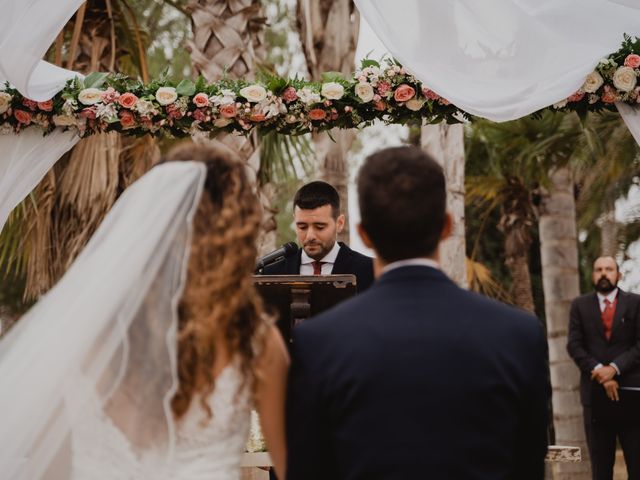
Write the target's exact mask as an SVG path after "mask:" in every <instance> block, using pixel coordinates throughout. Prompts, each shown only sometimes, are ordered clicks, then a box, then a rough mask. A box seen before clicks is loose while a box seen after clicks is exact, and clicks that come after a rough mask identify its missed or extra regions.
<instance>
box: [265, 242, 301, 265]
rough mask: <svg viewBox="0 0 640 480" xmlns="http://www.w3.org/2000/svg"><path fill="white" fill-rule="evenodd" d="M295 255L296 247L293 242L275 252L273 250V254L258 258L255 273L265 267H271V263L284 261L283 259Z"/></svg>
mask: <svg viewBox="0 0 640 480" xmlns="http://www.w3.org/2000/svg"><path fill="white" fill-rule="evenodd" d="M296 253H298V245H296V244H295V243H293V242H287V243H285V244H284V245H282V246H281V247H280V248H278V249H277V250H274V251H273V252H271V253H268V254H266V255H265V256H264V257H262V258H260V259H259V260H258V263H257V264H256V272H259V271H260V270H262V269H263V268H264V267H266V266H267V265H271V264H272V263H276V262H279V261H280V260H284V259H285V258H287V257H290V256H292V255H295V254H296Z"/></svg>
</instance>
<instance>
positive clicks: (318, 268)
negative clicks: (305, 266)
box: [311, 260, 324, 275]
mask: <svg viewBox="0 0 640 480" xmlns="http://www.w3.org/2000/svg"><path fill="white" fill-rule="evenodd" d="M323 263H324V262H318V261H315V260H314V261H313V262H311V265H313V274H314V275H322V264H323Z"/></svg>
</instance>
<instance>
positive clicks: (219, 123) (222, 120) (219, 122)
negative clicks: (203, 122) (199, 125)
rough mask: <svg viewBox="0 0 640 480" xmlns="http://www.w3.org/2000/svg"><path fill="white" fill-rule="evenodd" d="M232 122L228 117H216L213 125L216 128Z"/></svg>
mask: <svg viewBox="0 0 640 480" xmlns="http://www.w3.org/2000/svg"><path fill="white" fill-rule="evenodd" d="M232 123H233V120H232V119H230V118H218V119H217V120H216V121H215V122H213V126H214V127H216V128H224V127H226V126H227V125H230V124H232Z"/></svg>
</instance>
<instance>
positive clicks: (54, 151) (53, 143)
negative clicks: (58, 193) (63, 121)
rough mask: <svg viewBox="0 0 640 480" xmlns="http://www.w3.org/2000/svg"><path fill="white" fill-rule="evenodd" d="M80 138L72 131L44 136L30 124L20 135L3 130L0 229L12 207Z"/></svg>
mask: <svg viewBox="0 0 640 480" xmlns="http://www.w3.org/2000/svg"><path fill="white" fill-rule="evenodd" d="M78 140H79V137H78V135H77V134H76V133H74V132H71V131H68V132H63V131H55V132H53V133H51V134H50V135H47V136H46V137H43V136H42V130H40V129H37V128H27V129H26V130H24V131H23V132H21V133H20V134H19V135H14V134H6V135H1V134H0V230H2V226H3V225H4V224H5V222H6V221H7V217H8V216H9V213H11V210H13V209H14V208H15V207H16V206H17V205H18V204H19V203H20V202H21V201H22V200H23V199H24V198H25V197H26V196H27V195H28V194H29V192H31V191H32V190H33V189H34V188H35V187H36V185H38V183H39V182H40V180H42V178H43V177H44V176H45V174H46V173H47V172H48V171H49V169H50V168H51V167H52V166H53V165H54V164H55V163H56V162H57V161H58V159H59V158H60V157H61V156H62V155H64V153H65V152H67V150H69V149H71V147H73V146H74V145H75V144H76V142H77V141H78Z"/></svg>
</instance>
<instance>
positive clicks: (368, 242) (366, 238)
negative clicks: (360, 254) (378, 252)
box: [356, 223, 376, 250]
mask: <svg viewBox="0 0 640 480" xmlns="http://www.w3.org/2000/svg"><path fill="white" fill-rule="evenodd" d="M356 229H357V230H358V235H360V238H361V239H362V243H364V245H365V246H366V247H367V248H370V249H372V250H375V249H376V247H374V246H373V242H372V241H371V239H370V238H369V234H368V233H367V231H366V230H365V229H364V227H363V226H362V224H361V223H358V224H357V225H356Z"/></svg>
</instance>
